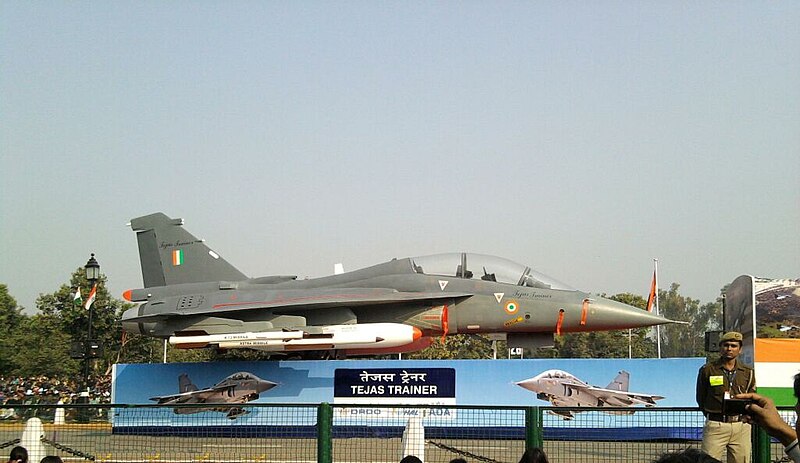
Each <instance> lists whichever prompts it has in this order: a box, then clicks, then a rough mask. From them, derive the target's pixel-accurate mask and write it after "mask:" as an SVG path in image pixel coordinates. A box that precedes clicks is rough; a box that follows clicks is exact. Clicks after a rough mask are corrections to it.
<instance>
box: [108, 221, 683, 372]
mask: <svg viewBox="0 0 800 463" xmlns="http://www.w3.org/2000/svg"><path fill="white" fill-rule="evenodd" d="M130 225H131V227H132V228H133V230H134V231H135V232H136V237H137V240H138V245H139V258H140V261H141V266H142V277H143V280H144V288H143V289H135V290H128V291H126V292H125V293H124V294H123V297H124V298H125V299H127V300H128V301H132V302H138V303H141V305H140V306H138V307H136V308H133V309H129V310H127V311H126V312H125V313H124V314H123V316H122V326H123V329H124V330H125V331H127V332H129V333H135V334H143V335H147V336H153V337H157V338H162V339H164V338H166V339H169V342H170V343H171V344H172V345H175V346H176V347H179V348H202V347H207V346H214V347H217V348H221V349H230V348H249V349H257V350H262V351H268V352H276V353H284V354H285V353H293V354H297V353H306V354H309V355H308V357H311V358H332V357H333V358H341V357H345V356H348V355H372V354H383V353H392V352H395V353H396V352H408V351H414V350H419V349H423V348H425V347H427V346H428V345H430V344H431V342H432V340H433V339H434V338H436V337H440V336H446V335H450V334H457V333H500V334H505V335H506V337H507V341H508V343H509V346H510V347H523V348H537V347H546V346H552V344H553V333H557V334H561V333H565V332H578V331H597V330H616V329H627V328H639V327H645V326H652V325H659V324H663V323H671V321H670V320H667V319H665V318H662V317H660V316H657V315H654V314H652V313H650V312H647V311H645V310H640V309H637V308H635V307H631V306H628V305H625V304H622V303H619V302H615V301H612V300H609V299H604V298H601V297H596V296H592V295H590V294H588V293H585V292H581V291H578V290H575V289H573V288H571V287H569V286H568V285H565V284H563V283H560V282H558V281H556V280H554V279H552V278H550V277H548V276H546V275H543V274H541V273H538V272H536V271H534V270H533V269H531V268H530V267H529V266H526V265H521V264H517V263H515V262H512V261H510V260H507V259H503V258H499V257H493V256H487V255H481V254H470V253H451V254H438V255H432V256H424V257H407V258H402V259H392V260H391V261H389V262H385V263H382V264H378V265H375V266H372V267H368V268H364V269H361V270H355V271H352V272H343V273H340V274H336V275H331V276H327V277H322V278H315V279H302V280H298V279H297V277H296V276H294V275H275V276H266V277H260V278H248V277H247V276H245V275H244V274H243V273H242V272H240V271H239V270H237V269H236V268H235V267H233V266H232V265H231V264H229V263H228V262H227V261H225V260H224V259H223V258H222V257H221V256H220V255H219V254H218V253H217V252H215V251H213V250H212V249H210V248H209V247H208V246H207V245H206V243H205V242H203V241H202V240H199V239H197V238H196V237H195V236H193V235H192V234H190V233H189V232H187V231H186V230H184V229H183V228H182V225H183V221H182V220H181V219H172V218H170V217H167V216H166V215H164V214H163V213H155V214H151V215H147V216H144V217H138V218H135V219H133V220H131V222H130ZM310 353H313V355H312V354H310ZM319 354H322V355H319Z"/></svg>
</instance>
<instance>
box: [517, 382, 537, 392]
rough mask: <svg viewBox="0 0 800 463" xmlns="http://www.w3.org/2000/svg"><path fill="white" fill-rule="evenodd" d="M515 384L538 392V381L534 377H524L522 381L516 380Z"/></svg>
mask: <svg viewBox="0 0 800 463" xmlns="http://www.w3.org/2000/svg"><path fill="white" fill-rule="evenodd" d="M516 384H517V386H519V387H521V388H523V389H527V390H529V391H533V392H539V381H538V380H535V379H526V380H524V381H518V382H517V383H516Z"/></svg>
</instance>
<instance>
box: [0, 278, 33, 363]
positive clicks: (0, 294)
mask: <svg viewBox="0 0 800 463" xmlns="http://www.w3.org/2000/svg"><path fill="white" fill-rule="evenodd" d="M26 318H27V317H26V316H25V315H24V314H23V313H22V308H21V307H18V306H17V300H16V299H14V298H13V297H12V296H11V295H10V294H9V293H8V286H6V285H4V284H2V283H0V376H4V375H11V374H12V373H13V372H14V362H13V360H12V355H11V354H12V353H13V352H14V350H15V349H16V348H15V347H14V343H13V341H12V339H11V336H12V334H14V333H16V332H18V331H19V327H20V325H21V324H22V323H24V322H25V319H26Z"/></svg>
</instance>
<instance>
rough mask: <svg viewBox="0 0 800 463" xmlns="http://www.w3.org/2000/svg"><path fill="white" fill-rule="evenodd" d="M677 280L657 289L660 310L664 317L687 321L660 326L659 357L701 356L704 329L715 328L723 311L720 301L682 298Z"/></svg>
mask: <svg viewBox="0 0 800 463" xmlns="http://www.w3.org/2000/svg"><path fill="white" fill-rule="evenodd" d="M679 287H680V285H679V284H678V283H672V285H670V288H669V290H660V291H659V292H658V298H659V312H660V313H661V315H663V316H664V317H666V318H668V319H670V320H675V321H683V322H687V323H686V324H670V325H664V326H662V327H661V356H662V357H703V356H705V354H706V353H705V350H704V347H705V332H706V331H709V330H712V329H717V327H718V326H719V320H721V314H722V302H721V300H720V299H717V302H711V303H708V304H704V305H703V306H700V301H699V300H697V299H691V298H689V297H683V296H681V295H680V294H679V293H678V288H679Z"/></svg>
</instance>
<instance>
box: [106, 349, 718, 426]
mask: <svg viewBox="0 0 800 463" xmlns="http://www.w3.org/2000/svg"><path fill="white" fill-rule="evenodd" d="M704 361H705V360H704V359H703V358H680V359H660V360H659V359H526V360H522V359H512V360H505V359H504V360H453V361H442V360H338V361H333V360H327V361H276V362H215V363H168V364H128V365H116V366H115V368H114V379H113V386H112V400H113V403H117V404H153V403H161V404H167V405H169V404H203V403H213V404H215V405H214V407H213V408H189V409H187V408H181V407H175V408H174V409H169V408H167V409H159V410H158V411H157V413H158V415H157V418H152V417H151V418H149V419H148V421H149V422H150V423H151V424H152V423H153V422H156V423H160V424H164V425H170V426H192V425H199V424H200V423H202V425H203V426H208V425H247V424H251V425H253V424H256V423H258V424H260V425H261V424H268V425H269V424H274V425H280V424H282V420H285V419H286V418H285V416H286V415H285V414H283V413H274V410H270V409H267V408H257V407H247V406H246V404H258V403H272V404H319V403H321V402H328V403H332V404H335V405H336V407H334V412H335V418H336V419H337V420H340V421H339V422H337V423H338V424H340V425H348V424H349V423H348V421H347V420H348V419H352V420H353V422H355V421H358V422H360V423H362V424H363V422H364V420H367V421H373V422H375V423H376V424H380V425H391V424H394V425H402V424H404V423H405V420H407V419H408V418H409V416H413V415H414V414H416V413H421V414H422V415H423V416H425V417H427V418H426V419H428V418H430V419H434V418H435V419H448V420H450V423H451V424H452V425H453V426H475V425H480V426H492V423H490V422H486V421H483V422H481V423H473V422H471V421H470V418H469V414H465V413H458V410H456V409H453V410H447V409H442V407H435V408H432V409H431V410H427V411H422V412H420V411H419V410H420V407H419V406H420V405H437V406H442V405H476V406H486V405H489V406H525V407H527V406H564V407H580V406H597V405H600V406H603V405H605V406H609V407H630V409H631V412H633V411H635V410H637V409H644V408H651V407H695V406H696V404H695V400H694V390H695V381H696V375H697V371H698V369H699V368H700V367H701V366H702V365H703V363H704ZM387 405H394V406H397V405H400V406H402V405H408V406H409V407H408V408H402V407H401V408H397V407H387ZM424 408H425V407H422V409H424ZM151 411H152V410H151ZM271 411H272V412H273V413H270V412H271ZM128 413H130V412H128ZM585 415H596V413H595V412H590V413H575V412H560V413H559V414H552V413H549V414H548V419H553V420H557V421H562V420H564V421H572V422H574V423H575V424H579V423H581V422H583V421H586V422H587V423H588V422H589V421H588V420H592V423H593V424H592V426H597V417H596V416H595V417H591V416H585ZM614 415H617V416H618V415H626V416H627V418H626V420H627V421H626V423H627V424H626V425H630V424H631V423H635V417H636V414H634V413H627V412H622V413H619V412H617V413H615V414H614ZM282 417H283V418H282ZM498 417H499V414H498ZM501 418H502V417H499V418H498V420H497V422H498V423H500V422H503V420H502V419H501ZM643 419H645V418H643ZM314 420H315V417H314V416H313V414H311V415H310V416H309V417H308V418H307V419H306V421H308V423H305V424H306V425H309V426H312V425H313V424H314V423H315V421H314ZM341 420H343V421H341ZM631 420H634V421H631ZM601 422H602V423H605V426H608V427H615V426H622V425H620V424H618V423H619V420H618V419H615V418H614V417H613V416H612V415H610V414H609V415H607V414H603V419H602V420H601ZM292 423H293V424H295V425H297V424H301V423H297V422H296V421H293V422H292ZM283 424H286V423H283ZM114 425H115V426H135V425H136V420H135V419H134V417H132V416H131V415H129V414H126V413H124V412H123V413H118V414H117V415H116V416H115V417H114ZM521 425H522V424H520V426H521Z"/></svg>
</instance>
